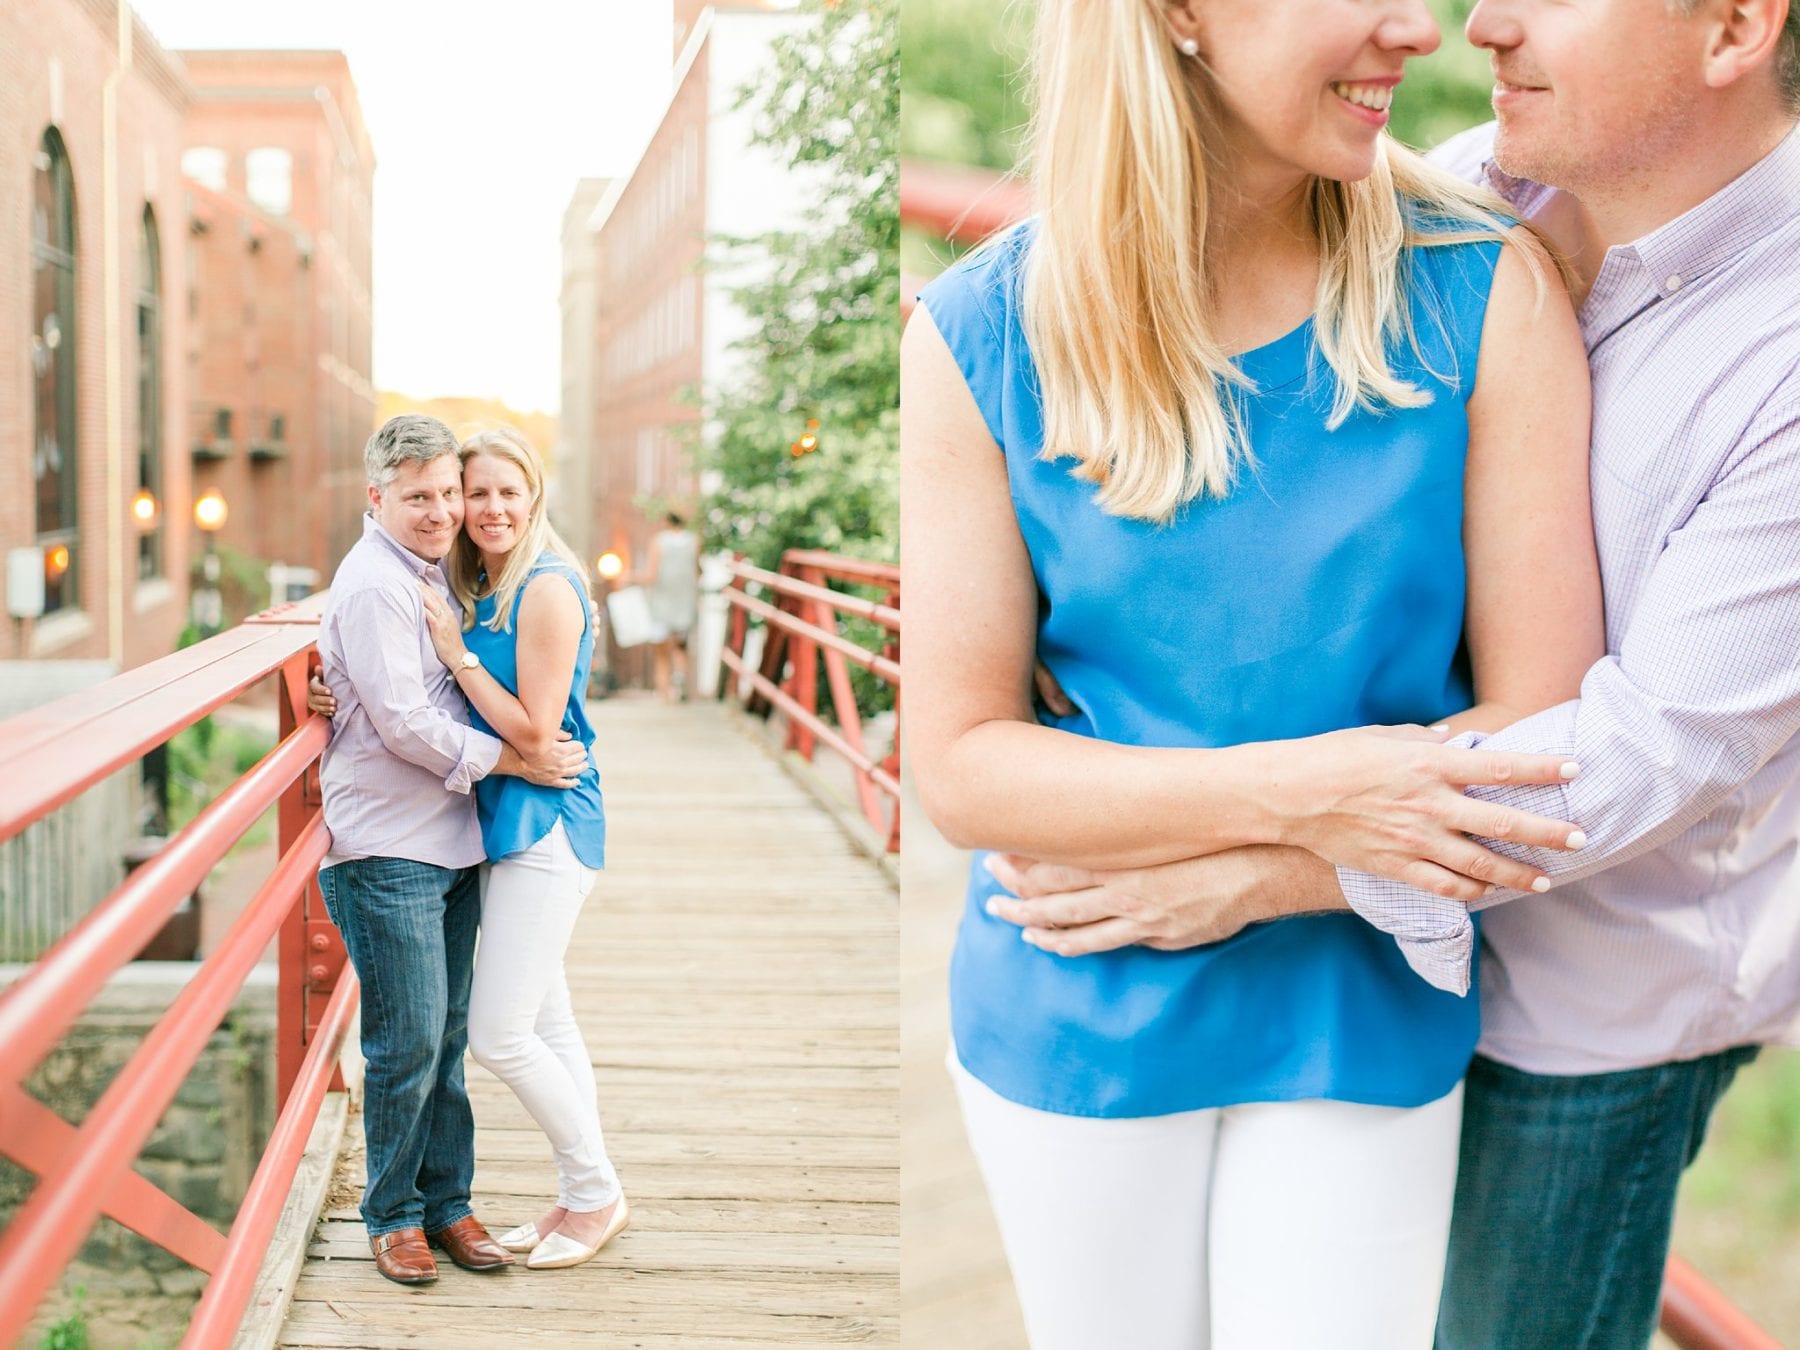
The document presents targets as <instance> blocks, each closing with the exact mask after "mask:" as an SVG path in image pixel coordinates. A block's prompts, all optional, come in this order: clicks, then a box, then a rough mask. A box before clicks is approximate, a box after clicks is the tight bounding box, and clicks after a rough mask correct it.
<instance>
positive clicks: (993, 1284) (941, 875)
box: [900, 782, 1025, 1350]
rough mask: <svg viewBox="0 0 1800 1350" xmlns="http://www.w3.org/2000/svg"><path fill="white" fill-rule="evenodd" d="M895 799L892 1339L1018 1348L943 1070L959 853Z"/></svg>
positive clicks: (943, 1346)
mask: <svg viewBox="0 0 1800 1350" xmlns="http://www.w3.org/2000/svg"><path fill="white" fill-rule="evenodd" d="M907 786H908V787H909V788H910V782H908V783H907ZM901 809H902V811H903V812H904V813H905V820H906V847H905V850H904V856H903V858H902V860H901V868H900V893H901V896H902V897H903V898H902V901H901V914H902V920H901V938H900V1007H901V1012H900V1025H901V1042H900V1088H901V1094H900V1095H901V1140H902V1145H901V1155H900V1162H901V1178H902V1182H901V1209H902V1212H903V1214H904V1218H903V1220H902V1223H901V1229H900V1249H901V1253H902V1259H901V1271H902V1275H901V1282H900V1310H901V1317H902V1324H903V1327H904V1332H903V1338H902V1344H903V1345H904V1346H906V1347H907V1350H1022V1347H1023V1346H1024V1344H1025V1328H1024V1325H1023V1323H1021V1321H1020V1319H1019V1305H1018V1300H1017V1299H1015V1298H1014V1297H1013V1289H1012V1276H1011V1274H1010V1273H1009V1272H1008V1270H1007V1267H1006V1256H1005V1254H1004V1253H1003V1252H1002V1251H1001V1250H1000V1233H999V1230H998V1229H997V1228H995V1226H994V1216H993V1213H992V1212H991V1211H990V1210H989V1208H988V1202H987V1192H986V1191H985V1190H984V1189H983V1188H982V1184H981V1174H980V1172H979V1171H978V1170H977V1169H976V1167H975V1159H974V1157H973V1155H972V1154H970V1152H969V1146H968V1142H967V1140H966V1138H965V1136H964V1134H963V1126H962V1116H961V1113H960V1112H959V1111H958V1110H957V1106H956V1095H955V1093H954V1091H953V1090H952V1088H951V1085H950V1075H949V1074H948V1073H946V1072H945V1069H944V1055H945V1052H946V1050H947V1049H948V1048H949V1045H950V1005H949V998H948V994H947V992H946V985H945V981H946V979H947V971H948V968H949V964H950V947H951V944H952V942H953V941H954V939H955V937H956V925H957V921H958V919H959V918H960V917H961V915H962V905H963V887H964V885H965V883H966V882H967V880H968V875H969V870H968V869H969V855H968V854H966V853H963V852H961V851H960V850H957V849H953V848H951V847H950V845H948V844H946V843H945V842H944V841H943V839H942V838H941V837H940V836H939V835H938V834H937V833H935V832H934V831H933V830H932V829H931V823H930V822H929V821H928V820H926V819H925V813H924V812H923V811H922V810H920V809H919V804H918V799H917V798H916V797H914V796H912V795H910V794H909V795H908V796H907V797H906V799H905V800H904V802H903V803H902V807H901Z"/></svg>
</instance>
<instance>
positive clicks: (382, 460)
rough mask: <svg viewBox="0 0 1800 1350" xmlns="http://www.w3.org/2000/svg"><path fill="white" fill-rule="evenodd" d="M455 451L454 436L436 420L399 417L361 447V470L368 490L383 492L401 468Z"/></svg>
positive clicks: (412, 415) (417, 415)
mask: <svg viewBox="0 0 1800 1350" xmlns="http://www.w3.org/2000/svg"><path fill="white" fill-rule="evenodd" d="M458 449H459V447H458V445H457V443H456V433H455V432H453V431H451V430H450V428H449V427H447V426H445V425H444V424H443V423H442V422H440V421H438V420H437V418H435V417H427V416H425V414H423V413H401V414H400V415H399V416H398V417H390V418H388V420H387V421H385V422H383V423H382V424H381V429H380V430H379V431H377V432H376V433H375V434H374V435H373V436H371V437H369V443H368V444H367V445H365V446H364V447H363V466H364V467H365V468H366V469H367V470H368V471H369V486H370V487H373V488H380V489H385V488H386V487H387V485H388V484H389V483H391V482H393V481H394V475H395V474H397V473H398V472H399V471H400V466H401V465H402V464H406V463H409V462H411V463H415V464H429V463H431V461H432V460H434V459H436V458H438V456H440V455H454V454H455V453H456V452H457V450H458Z"/></svg>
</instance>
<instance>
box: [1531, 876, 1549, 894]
mask: <svg viewBox="0 0 1800 1350" xmlns="http://www.w3.org/2000/svg"><path fill="white" fill-rule="evenodd" d="M1531 889H1532V890H1534V891H1536V892H1537V893H1538V894H1539V895H1542V894H1543V893H1544V892H1545V891H1547V890H1549V889H1550V878H1549V877H1539V878H1538V879H1537V880H1536V881H1534V882H1532V883H1531Z"/></svg>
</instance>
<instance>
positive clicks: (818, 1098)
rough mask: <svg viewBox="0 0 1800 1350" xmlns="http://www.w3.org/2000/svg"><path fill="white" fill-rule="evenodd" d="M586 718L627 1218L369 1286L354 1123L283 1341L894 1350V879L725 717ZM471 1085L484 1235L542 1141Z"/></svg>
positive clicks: (601, 1037)
mask: <svg viewBox="0 0 1800 1350" xmlns="http://www.w3.org/2000/svg"><path fill="white" fill-rule="evenodd" d="M590 711H591V714H592V716H593V719H594V725H595V729H596V731H597V732H598V733H599V746H600V765H601V773H602V778H603V781H604V783H605V785H606V806H607V819H608V864H609V865H608V867H607V870H606V871H605V872H604V873H602V875H601V879H600V882H599V884H598V886H597V887H596V889H595V892H594V894H593V896H592V897H591V898H590V899H589V901H588V904H587V907H586V909H585V910H584V912H583V914H582V917H581V921H580V924H579V925H578V926H577V928H576V932H575V937H574V939H573V941H572V943H571V945H570V950H569V957H568V969H569V975H570V988H571V992H572V994H573V996H574V1001H575V1006H576V1009H577V1011H578V1014H579V1015H580V1017H581V1020H582V1031H583V1033H584V1035H585V1036H586V1038H587V1043H588V1047H589V1049H590V1051H591V1052H592V1054H593V1056H594V1063H595V1068H596V1072H597V1075H598V1077H599V1082H600V1113H601V1120H602V1122H603V1123H604V1125H605V1127H606V1139H607V1149H608V1152H609V1153H610V1154H611V1155H612V1158H613V1161H614V1163H615V1164H616V1165H617V1167H618V1169H619V1174H620V1178H621V1180H622V1181H623V1182H624V1185H625V1189H626V1193H627V1194H628V1195H629V1196H630V1197H631V1202H632V1226H631V1227H630V1228H629V1229H628V1230H627V1231H626V1232H625V1233H623V1234H622V1235H620V1236H619V1237H618V1238H617V1239H615V1240H614V1241H613V1243H612V1244H611V1245H610V1246H608V1247H607V1248H606V1250H605V1251H603V1252H602V1253H601V1254H600V1256H599V1257H597V1258H596V1259H595V1260H593V1261H590V1262H589V1263H587V1264H586V1265H584V1266H579V1267H576V1268H575V1269H572V1270H563V1271H543V1272H527V1271H525V1270H524V1269H523V1268H515V1269H512V1270H508V1271H505V1272H502V1273H499V1274H495V1275H475V1274H471V1273H469V1272H467V1271H463V1270H459V1269H457V1268H456V1267H454V1266H451V1265H450V1264H449V1263H448V1262H443V1263H441V1268H442V1270H443V1275H442V1277H441V1278H440V1279H439V1280H438V1282H437V1283H436V1284H434V1285H429V1286H425V1287H423V1288H419V1289H408V1288H405V1287H403V1286H400V1285H396V1284H392V1283H389V1282H388V1281H386V1280H384V1279H382V1278H381V1277H380V1276H379V1275H377V1274H376V1273H375V1268H374V1264H373V1262H372V1260H371V1259H370V1256H369V1248H368V1242H367V1240H366V1238H365V1236H364V1232H363V1227H362V1224H361V1222H360V1221H359V1219H358V1217H357V1213H356V1207H355V1206H356V1200H357V1198H358V1196H359V1195H360V1194H361V1186H362V1179H363V1170H362V1163H363V1158H362V1127H361V1122H360V1120H352V1122H351V1128H350V1130H349V1133H348V1135H347V1138H346V1146H345V1150H344V1155H343V1157H342V1159H341V1160H340V1166H339V1175H338V1178H337V1183H336V1185H335V1187H334V1192H333V1195H332V1196H331V1198H330V1200H329V1201H328V1203H327V1210H326V1216H325V1219H324V1220H323V1221H322V1222H321V1223H320V1225H319V1231H318V1234H317V1236H316V1238H315V1240H314V1242H313V1244H312V1247H311V1249H310V1251H309V1253H308V1260H307V1264H306V1268H305V1271H304V1273H303V1275H302V1277H301V1280H300V1283H299V1285H298V1288H297V1291H296V1293H295V1297H294V1303H293V1307H292V1309H291V1311H290V1314H289V1317H288V1321H287V1324H286V1327H285V1330H284V1332H283V1336H282V1344H284V1345H289V1346H296V1347H299V1346H320V1347H324V1346H332V1347H346V1346H430V1347H433V1350H437V1348H438V1347H443V1348H444V1350H455V1348H456V1347H461V1346H469V1347H481V1350H492V1348H493V1347H496V1346H515V1345H517V1346H533V1345H536V1346H547V1347H548V1346H573V1345H584V1346H669V1347H673V1346H682V1347H688V1346H715V1345H716V1346H731V1345H760V1346H768V1345H805V1344H815V1343H839V1342H855V1343H864V1344H877V1345H889V1346H891V1345H895V1344H897V1343H898V1339H899V1306H898V1303H899V1297H898V1289H899V1198H900V1194H899V1115H898V1050H899V1031H898V1023H899V1004H898V993H897V973H896V969H895V961H894V953H895V949H896V943H897V941H898V931H897V929H898V918H899V916H898V906H897V901H896V897H895V895H894V890H893V888H892V886H891V885H890V883H889V882H888V881H887V880H886V878H885V876H884V875H883V873H882V872H881V871H880V870H879V869H878V867H877V866H876V865H875V863H874V862H872V861H871V860H869V859H868V858H867V857H865V856H863V855H862V854H860V853H858V852H857V851H856V850H855V849H854V848H853V847H852V846H851V845H850V844H849V843H848V841H847V840H846V839H845V837H844V836H843V834H842V833H841V832H840V831H839V830H838V828H837V827H836V826H835V825H834V824H833V823H832V821H831V820H830V818H829V817H828V816H827V815H826V813H825V812H824V811H823V810H822V809H821V808H820V807H819V806H818V805H817V804H816V803H815V802H814V800H813V799H812V798H811V797H809V796H808V795H807V794H806V793H805V792H804V791H803V790H802V789H801V788H800V787H799V786H798V785H797V784H796V783H795V782H794V781H793V780H792V779H790V778H789V777H788V776H787V775H786V774H785V773H784V772H783V771H782V770H781V768H780V766H779V765H778V764H777V763H775V761H774V760H773V759H772V758H771V757H770V756H769V755H768V753H767V752H766V751H764V750H763V749H762V748H761V747H759V746H758V745H757V744H755V743H754V742H753V741H752V740H751V739H750V738H749V736H748V735H746V734H745V732H744V731H743V729H742V728H740V727H736V726H733V725H732V724H731V720H730V716H729V715H728V714H727V713H725V712H724V711H723V710H721V709H719V708H717V707H715V706H713V705H710V704H689V705H686V706H684V707H679V708H668V707H664V706H663V705H661V704H658V703H654V702H650V701H647V700H638V699H612V700H607V701H605V702H601V703H597V704H594V705H592V707H591V709H590ZM468 1080H469V1089H470V1096H471V1098H472V1099H473V1102H474V1107H475V1119H476V1126H477V1136H476V1158H477V1162H476V1173H475V1207H476V1212H477V1214H478V1215H480V1216H481V1217H482V1219H483V1220H484V1221H485V1222H486V1223H487V1224H488V1225H489V1227H490V1228H491V1229H493V1230H494V1231H496V1232H499V1231H504V1230H505V1229H506V1228H508V1227H511V1226H512V1225H513V1224H516V1223H521V1222H523V1221H525V1220H526V1219H528V1218H530V1217H532V1216H533V1215H534V1214H535V1213H537V1212H538V1211H539V1210H540V1209H541V1208H542V1207H543V1206H544V1205H545V1204H546V1203H548V1201H549V1199H550V1198H551V1197H553V1196H554V1193H555V1180H554V1174H553V1172H552V1169H551V1165H550V1157H549V1147H548V1145H547V1144H546V1143H545V1142H544V1138H543V1136H542V1134H541V1133H540V1132H539V1131H538V1130H537V1128H536V1126H535V1125H534V1124H533V1123H532V1121H531V1118H530V1117H529V1116H528V1115H527V1114H526V1113H525V1110H524V1108H523V1107H521V1106H520V1105H519V1103H518V1101H517V1100H516V1099H515V1098H514V1097H513V1095H512V1093H511V1091H509V1090H508V1089H507V1088H506V1087H505V1086H504V1085H503V1084H501V1083H500V1082H499V1081H498V1080H497V1079H495V1078H493V1077H492V1076H491V1075H489V1074H487V1073H486V1072H485V1071H484V1070H482V1069H481V1068H479V1067H478V1066H477V1065H475V1063H474V1062H473V1061H470V1063H469V1065H468Z"/></svg>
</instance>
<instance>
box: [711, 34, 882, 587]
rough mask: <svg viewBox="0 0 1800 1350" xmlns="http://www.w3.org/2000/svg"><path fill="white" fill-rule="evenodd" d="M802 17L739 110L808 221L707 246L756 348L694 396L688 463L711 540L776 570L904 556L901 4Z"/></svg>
mask: <svg viewBox="0 0 1800 1350" xmlns="http://www.w3.org/2000/svg"><path fill="white" fill-rule="evenodd" d="M802 10H803V12H808V13H809V14H810V17H811V22H809V23H808V24H806V25H805V26H804V27H803V28H800V29H798V30H796V31H795V32H793V33H792V34H789V35H787V36H785V37H783V38H780V39H778V40H777V41H776V42H775V43H774V51H773V59H772V61H771V62H770V64H769V66H768V68H767V69H766V70H765V71H764V72H763V73H762V75H761V76H760V78H759V79H757V80H756V81H754V82H752V83H751V84H749V85H747V86H746V87H745V88H744V89H743V90H742V91H741V93H740V95H739V100H738V106H739V107H751V108H753V109H754V110H755V113H756V124H755V134H754V140H755V143H757V144H759V145H762V146H766V147H768V148H769V149H771V150H773V151H775V152H776V153H777V154H779V155H781V156H782V157H784V158H786V159H788V160H790V161H791V162H792V163H793V164H794V165H795V166H796V169H797V170H798V171H799V174H798V177H797V187H800V186H803V187H804V188H805V189H806V190H809V193H810V200H811V201H812V202H813V204H814V210H813V215H812V220H811V222H810V224H809V225H808V226H807V227H806V228H803V229H797V230H788V231H781V232H775V233H769V234H763V235H758V236H754V237H747V238H742V237H740V238H726V239H723V240H721V241H720V242H719V247H718V249H717V250H716V255H715V257H714V259H713V260H712V262H713V265H715V266H721V267H724V268H728V269H732V270H737V269H740V268H741V269H742V270H743V272H744V273H745V274H746V275H747V276H748V277H750V278H751V279H750V280H747V281H746V282H744V283H743V284H741V285H738V286H736V287H734V288H733V290H732V295H733V298H734V299H735V300H736V302H737V304H738V305H739V307H740V308H741V309H742V310H743V311H744V313H745V314H746V315H747V316H748V317H749V319H750V321H751V330H750V331H751V334H752V336H750V337H749V338H747V339H745V340H744V341H741V342H739V343H737V344H736V347H737V350H738V351H739V352H740V353H741V354H742V355H743V357H744V358H745V359H744V365H743V367H742V369H741V373H740V374H739V375H738V377H737V378H736V379H735V381H734V382H733V383H732V385H731V386H730V387H729V388H723V389H713V390H707V391H705V392H704V397H703V404H704V407H705V413H706V420H705V430H704V432H703V444H702V445H701V447H700V451H699V454H700V462H701V464H702V465H703V467H705V468H708V469H711V470H713V471H715V474H716V479H715V480H714V481H716V483H717V487H716V490H714V491H712V492H711V493H709V495H708V496H707V497H706V499H705V500H704V502H703V504H702V514H703V517H704V520H703V528H704V532H705V535H706V542H707V544H708V546H709V547H714V548H727V549H731V550H733V551H735V552H740V553H745V554H748V555H749V556H750V558H751V559H752V560H753V561H754V562H756V563H757V564H759V565H761V566H764V567H770V568H772V567H774V566H775V565H776V564H777V563H778V562H779V561H780V558H781V555H782V553H783V552H784V551H785V550H787V549H790V548H822V549H829V550H832V551H837V552H844V553H851V554H855V555H857V556H860V557H872V558H881V559H890V560H891V559H892V558H894V557H895V556H896V554H897V550H898V530H897V525H898V519H897V517H898V513H899V501H898V492H897V479H898V472H899V457H898V451H899V427H900V415H899V397H900V384H899V370H898V367H899V343H900V303H899V301H900V286H899V271H898V262H897V260H898V241H899V232H900V206H899V182H898V161H897V158H896V149H895V136H896V129H897V126H898V121H899V87H898V79H897V70H898V65H899V26H898V13H897V10H898V0H839V3H835V4H834V3H831V2H830V0H809V2H808V3H807V4H805V5H803V6H802ZM809 436H810V437H811V439H810V440H805V439H803V438H806V437H809ZM709 477H710V476H709Z"/></svg>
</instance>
